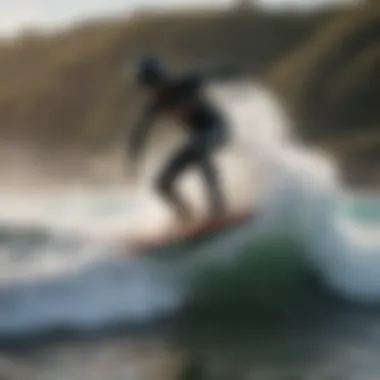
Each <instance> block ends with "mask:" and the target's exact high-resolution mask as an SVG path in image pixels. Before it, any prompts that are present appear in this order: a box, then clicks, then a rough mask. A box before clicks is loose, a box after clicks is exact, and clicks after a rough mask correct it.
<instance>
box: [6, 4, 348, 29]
mask: <svg viewBox="0 0 380 380" xmlns="http://www.w3.org/2000/svg"><path fill="white" fill-rule="evenodd" d="M236 1H237V0H191V1H189V0H129V1H125V0H109V1H108V2H107V3H106V2H104V1H102V0H83V1H81V2H78V1H73V0H68V1H66V2H60V3H58V2H57V1H56V0H34V1H33V4H31V3H30V2H29V1H28V0H14V1H12V2H9V0H0V6H1V9H2V12H1V14H0V34H3V35H12V34H15V33H17V32H18V31H20V30H22V29H24V28H27V27H39V28H52V27H53V28H54V27H59V26H63V25H67V24H70V23H71V22H75V21H78V20H85V19H88V18H93V17H99V16H100V17H109V16H116V15H120V13H125V14H126V15H127V14H128V13H131V12H133V11H136V10H138V9H141V8H155V9H164V8H166V9H167V8H171V9H173V8H199V7H229V6H231V5H233V4H235V3H236ZM353 2H355V0H252V3H255V4H257V5H259V6H262V7H265V8H277V9H278V8H280V9H281V8H284V7H285V8H289V7H292V8H302V9H305V8H306V9H310V8H316V7H320V6H327V5H333V4H345V3H347V4H349V3H353Z"/></svg>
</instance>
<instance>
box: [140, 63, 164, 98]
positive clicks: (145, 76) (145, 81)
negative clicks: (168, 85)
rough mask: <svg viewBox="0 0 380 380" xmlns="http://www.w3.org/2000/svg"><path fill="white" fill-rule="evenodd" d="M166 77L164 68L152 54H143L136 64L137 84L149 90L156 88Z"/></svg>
mask: <svg viewBox="0 0 380 380" xmlns="http://www.w3.org/2000/svg"><path fill="white" fill-rule="evenodd" d="M165 79H166V73H165V70H164V68H163V66H162V64H161V62H160V60H159V59H157V58H156V57H154V56H143V57H142V58H140V60H139V62H138V65H137V82H138V84H139V86H141V87H142V88H145V89H147V90H150V91H154V90H158V89H159V88H160V87H161V86H162V84H163V83H164V81H165Z"/></svg>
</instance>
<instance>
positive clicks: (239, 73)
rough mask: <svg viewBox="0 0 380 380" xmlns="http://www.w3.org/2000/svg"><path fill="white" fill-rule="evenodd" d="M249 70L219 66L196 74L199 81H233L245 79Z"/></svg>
mask: <svg viewBox="0 0 380 380" xmlns="http://www.w3.org/2000/svg"><path fill="white" fill-rule="evenodd" d="M248 72H249V71H248V70H246V69H245V68H242V67H236V66H228V65H227V66H218V67H213V68H209V69H204V70H199V71H197V72H196V73H195V75H197V76H198V78H199V80H201V81H203V82H205V81H214V80H218V81H219V80H231V79H237V78H240V77H243V76H245V75H247V74H248Z"/></svg>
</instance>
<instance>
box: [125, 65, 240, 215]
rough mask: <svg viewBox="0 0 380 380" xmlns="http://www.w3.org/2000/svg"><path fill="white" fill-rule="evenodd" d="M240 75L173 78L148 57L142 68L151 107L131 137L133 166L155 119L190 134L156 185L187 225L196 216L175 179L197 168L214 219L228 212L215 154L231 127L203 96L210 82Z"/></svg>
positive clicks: (221, 72)
mask: <svg viewBox="0 0 380 380" xmlns="http://www.w3.org/2000/svg"><path fill="white" fill-rule="evenodd" d="M236 74H237V70H235V69H234V68H229V67H227V68H224V67H223V68H217V69H213V70H205V71H204V72H202V71H199V72H193V73H187V74H185V75H183V76H180V77H176V78H172V77H169V76H168V75H167V73H166V71H165V69H164V68H163V66H162V64H161V62H160V61H159V60H158V59H156V58H155V57H143V58H142V59H141V60H140V61H139V63H138V67H137V80H138V85H139V86H140V87H141V88H142V89H143V90H145V91H144V92H145V95H147V98H148V100H147V103H146V105H145V107H144V108H143V111H142V113H141V117H140V118H139V120H138V122H137V125H136V127H135V128H134V129H133V130H132V134H131V136H130V139H129V148H130V150H129V151H130V154H131V159H132V162H134V163H136V160H137V159H138V157H139V154H140V153H141V151H142V148H143V145H144V142H145V140H146V137H147V135H148V133H149V131H150V129H151V126H152V124H153V122H154V121H155V118H156V117H157V116H159V115H162V114H165V115H169V116H172V117H174V118H175V119H176V120H177V121H179V122H180V123H181V124H183V125H184V126H185V127H186V128H187V131H188V132H189V140H188V141H187V142H186V143H185V145H184V146H181V147H180V148H179V149H178V151H177V152H176V153H175V154H174V155H173V157H171V158H170V160H169V162H168V163H167V164H166V165H165V166H164V168H163V170H162V171H161V173H160V174H159V176H158V178H157V179H156V182H155V189H156V191H157V192H158V194H160V196H161V197H162V198H163V199H164V200H165V201H166V202H167V203H168V204H169V206H170V207H171V208H172V209H174V211H175V213H176V214H177V216H179V218H180V219H181V220H182V221H184V222H188V221H190V220H191V219H192V213H191V210H190V209H189V207H188V206H187V205H186V203H185V202H184V201H183V199H182V198H181V197H180V196H179V195H178V193H177V192H176V190H175V183H176V180H177V179H178V178H179V176H180V175H181V174H183V173H184V171H186V170H187V169H188V168H189V167H190V166H197V167H198V168H199V169H200V171H201V174H202V179H203V181H204V182H205V183H206V186H207V189H208V196H209V205H210V213H211V216H213V217H214V216H221V215H223V214H224V213H225V211H226V207H225V201H224V197H223V194H222V189H221V184H220V178H219V173H218V168H217V167H216V165H215V163H214V161H213V158H212V155H213V153H215V152H216V151H217V150H219V149H220V148H222V147H224V146H225V145H226V144H227V143H228V142H229V140H230V134H229V131H228V123H227V122H226V120H225V118H224V116H223V115H222V114H221V112H220V111H219V110H217V109H216V108H215V107H214V105H213V104H211V102H209V101H208V100H207V99H206V97H205V96H204V94H203V93H202V89H203V86H204V84H205V82H206V81H208V80H212V79H227V78H230V77H232V76H235V75H236Z"/></svg>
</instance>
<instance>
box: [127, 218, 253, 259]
mask: <svg viewBox="0 0 380 380" xmlns="http://www.w3.org/2000/svg"><path fill="white" fill-rule="evenodd" d="M254 216H255V212H254V211H253V210H244V211H240V212H234V213H230V214H228V215H226V216H224V217H220V218H207V219H204V220H199V221H197V222H195V223H193V224H191V225H190V226H187V227H186V228H178V229H175V230H171V231H170V232H167V233H164V234H162V235H160V236H158V237H157V236H156V237H139V238H136V239H134V240H133V241H129V244H128V245H129V247H132V248H133V249H134V250H135V251H136V252H147V251H155V250H162V249H165V248H171V247H173V246H176V247H178V246H179V245H182V244H186V245H187V244H190V243H191V242H193V243H199V241H200V240H203V239H209V238H210V237H212V236H213V235H216V234H220V233H223V232H227V231H228V230H231V229H234V228H238V227H239V226H241V225H242V224H244V223H247V222H248V221H249V220H251V218H252V217H254Z"/></svg>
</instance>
